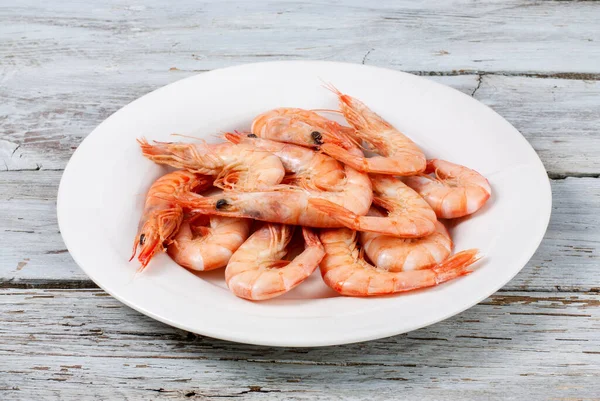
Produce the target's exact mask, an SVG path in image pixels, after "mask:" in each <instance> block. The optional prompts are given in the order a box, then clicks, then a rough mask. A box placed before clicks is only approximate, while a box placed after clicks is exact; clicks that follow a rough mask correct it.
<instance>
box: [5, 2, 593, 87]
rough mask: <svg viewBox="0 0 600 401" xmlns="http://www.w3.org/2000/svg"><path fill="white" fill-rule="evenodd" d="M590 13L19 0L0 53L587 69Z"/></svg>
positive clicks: (53, 60) (551, 8) (158, 65)
mask: <svg viewBox="0 0 600 401" xmlns="http://www.w3.org/2000/svg"><path fill="white" fill-rule="evenodd" d="M597 17H598V6H597V4H594V2H577V3H575V2H549V1H542V2H532V1H527V0H509V1H501V0H494V1H486V2H472V1H468V0H458V1H453V2H445V1H429V2H423V3H418V4H415V3H414V2H411V1H409V0H403V1H392V0H387V1H378V2H371V3H365V2H362V1H359V0H351V1H344V2H338V1H334V0H325V1H319V2H301V1H280V2H269V1H253V2H245V1H240V0H237V1H227V2H208V3H207V2H203V3H199V2H196V1H192V0H186V1H180V2H178V3H177V6H176V7H174V6H173V5H172V4H169V3H165V2H160V1H156V0H154V1H146V2H144V5H141V6H131V5H130V4H129V3H127V2H125V1H122V0H113V1H111V2H108V3H105V4H103V5H98V4H93V3H89V4H85V3H82V2H79V1H62V2H60V3H59V4H57V3H56V2H55V3H52V4H50V3H44V2H37V1H33V0H29V1H22V2H19V7H14V6H12V5H9V4H6V5H4V6H3V7H2V8H1V9H0V22H1V24H0V35H2V36H4V37H8V38H9V40H7V41H5V42H3V43H2V45H1V46H0V56H1V57H2V58H6V59H7V61H6V63H5V64H7V65H9V66H15V67H19V68H20V67H28V68H31V67H33V68H35V67H38V66H40V65H48V64H52V65H54V66H56V67H59V68H56V69H57V70H58V69H65V70H70V71H81V70H84V69H85V70H87V71H88V72H93V73H97V74H99V75H101V74H103V72H105V71H106V70H113V71H115V70H116V71H135V72H136V73H139V72H141V71H143V72H147V71H156V70H158V71H160V70H163V71H165V70H168V69H169V68H172V67H176V68H179V69H185V70H207V69H214V68H220V67H223V66H226V65H233V64H239V63H246V62H253V61H258V60H273V59H295V58H303V59H307V58H308V59H319V60H329V59H336V60H340V61H350V62H355V63H360V62H365V63H373V64H377V65H386V66H394V67H397V68H401V69H404V70H415V71H422V70H428V71H452V70H460V69H470V70H484V71H533V72H540V71H546V72H555V71H559V72H560V71H563V72H572V71H575V72H594V73H598V72H600V69H599V68H600V67H599V65H600V63H599V61H600V50H599V49H598V46H597V42H598V41H599V40H600V33H599V32H598V30H597V29H596V28H597ZM532 26H535V31H532V29H531V27H532ZM508 53H510V57H507V54H508ZM565 54H568V55H569V56H568V57H565Z"/></svg>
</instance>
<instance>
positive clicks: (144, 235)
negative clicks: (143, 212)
mask: <svg viewBox="0 0 600 401" xmlns="http://www.w3.org/2000/svg"><path fill="white" fill-rule="evenodd" d="M144 242H146V234H141V235H140V245H142V246H143V245H144Z"/></svg>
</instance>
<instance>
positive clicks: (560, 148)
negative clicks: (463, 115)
mask: <svg viewBox="0 0 600 401" xmlns="http://www.w3.org/2000/svg"><path fill="white" fill-rule="evenodd" d="M474 97H475V98H476V99H478V100H480V101H481V102H483V103H484V104H486V105H488V106H490V107H491V108H492V109H494V110H496V111H497V112H498V113H499V114H500V115H502V116H504V117H505V118H506V119H507V120H508V121H509V122H511V123H512V124H513V125H514V126H515V127H516V128H517V129H518V130H519V131H520V132H521V133H523V135H525V137H526V138H527V140H528V141H529V142H530V143H531V145H532V146H533V147H534V148H535V150H536V151H537V152H538V154H539V156H540V158H541V159H542V161H543V162H544V165H545V166H546V169H547V170H548V172H549V173H550V175H551V176H569V175H598V174H599V173H600V132H599V131H598V123H599V122H600V81H584V80H579V81H578V80H565V79H531V78H515V77H505V76H486V75H484V76H482V78H481V85H480V86H479V87H478V89H477V91H475V94H474Z"/></svg>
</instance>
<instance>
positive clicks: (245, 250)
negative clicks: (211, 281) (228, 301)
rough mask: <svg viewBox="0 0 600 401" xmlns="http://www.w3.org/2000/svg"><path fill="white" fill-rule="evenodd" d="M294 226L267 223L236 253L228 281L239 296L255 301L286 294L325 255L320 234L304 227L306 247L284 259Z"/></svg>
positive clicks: (309, 272)
mask: <svg viewBox="0 0 600 401" xmlns="http://www.w3.org/2000/svg"><path fill="white" fill-rule="evenodd" d="M293 231H294V227H292V226H288V225H282V224H265V225H264V226H263V227H262V228H260V229H258V230H257V231H256V232H255V233H254V234H252V235H251V236H250V238H248V240H247V241H246V242H244V243H243V244H242V246H240V248H239V249H238V250H237V251H236V252H235V253H234V254H233V256H232V257H231V260H230V261H229V263H228V264H227V268H226V269H225V281H226V282H227V286H228V287H229V289H230V290H231V291H232V292H233V293H234V294H235V295H237V296H238V297H240V298H245V299H250V300H254V301H259V300H264V299H270V298H274V297H277V296H279V295H282V294H285V293H286V292H288V291H290V290H291V289H292V288H294V287H296V286H297V285H298V284H300V283H302V282H303V281H304V280H305V279H306V278H307V277H308V276H310V275H311V274H312V273H313V272H314V271H315V269H316V268H317V266H318V265H319V262H321V260H322V259H323V257H324V256H325V250H324V249H323V245H321V242H320V241H319V237H318V236H317V235H316V234H315V233H314V232H313V231H312V230H310V229H308V228H306V227H303V228H302V234H303V236H304V240H305V242H306V246H305V249H304V251H303V252H302V253H301V254H300V255H298V256H296V257H295V258H294V259H293V260H292V261H289V260H283V257H284V256H285V255H286V248H287V246H288V244H289V242H290V240H291V238H292V234H293Z"/></svg>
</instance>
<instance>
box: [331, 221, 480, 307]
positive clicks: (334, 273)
mask: <svg viewBox="0 0 600 401" xmlns="http://www.w3.org/2000/svg"><path fill="white" fill-rule="evenodd" d="M356 237H357V235H356V231H352V230H349V229H347V228H338V229H328V230H322V231H321V234H320V239H321V242H322V243H323V246H324V247H325V252H326V255H325V258H323V261H322V262H321V264H320V269H321V275H322V276H323V281H325V284H327V285H328V286H329V287H331V288H332V289H334V290H335V291H337V292H338V293H340V294H342V295H349V296H356V297H367V296H373V295H385V294H393V293H397V292H404V291H411V290H416V289H419V288H426V287H433V286H436V285H438V284H441V283H443V282H446V281H449V280H452V279H455V278H457V277H460V276H464V275H466V274H469V273H471V270H469V269H467V268H468V267H469V266H470V265H472V264H473V263H475V262H476V261H477V260H479V256H478V251H477V250H476V249H470V250H468V251H463V252H460V253H457V254H456V255H454V256H452V257H451V258H449V259H447V260H446V261H444V262H442V263H440V264H439V265H436V266H434V267H432V268H430V269H426V270H414V271H401V272H391V271H387V270H383V269H379V268H377V267H375V266H373V265H371V264H370V263H368V262H367V261H365V259H364V258H363V255H362V251H361V250H359V248H358V246H357V244H356Z"/></svg>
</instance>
